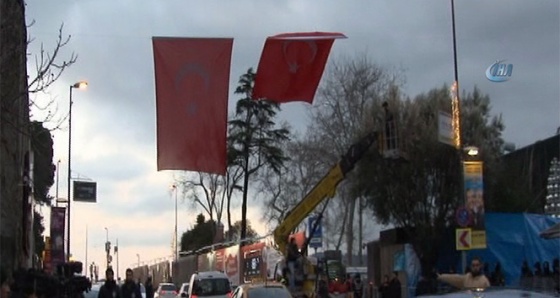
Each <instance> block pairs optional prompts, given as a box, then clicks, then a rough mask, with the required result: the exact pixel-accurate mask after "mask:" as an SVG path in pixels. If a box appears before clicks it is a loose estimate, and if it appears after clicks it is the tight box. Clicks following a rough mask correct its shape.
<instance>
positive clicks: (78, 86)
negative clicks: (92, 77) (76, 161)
mask: <svg viewBox="0 0 560 298" xmlns="http://www.w3.org/2000/svg"><path fill="white" fill-rule="evenodd" d="M87 86H88V83H87V82H86V81H80V82H77V83H75V84H73V85H70V98H69V101H68V179H67V181H66V182H67V183H68V185H67V199H68V205H67V206H68V244H67V246H66V248H67V252H66V254H67V259H68V261H70V235H71V233H70V229H71V221H70V206H71V204H72V200H71V199H70V195H71V194H70V191H71V189H72V186H71V185H70V183H71V180H72V174H71V168H72V163H71V161H72V90H73V89H74V88H76V89H84V88H86V87H87Z"/></svg>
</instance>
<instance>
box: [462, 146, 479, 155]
mask: <svg viewBox="0 0 560 298" xmlns="http://www.w3.org/2000/svg"><path fill="white" fill-rule="evenodd" d="M464 150H465V153H467V155H469V156H477V155H478V147H475V146H467V147H465V148H464Z"/></svg>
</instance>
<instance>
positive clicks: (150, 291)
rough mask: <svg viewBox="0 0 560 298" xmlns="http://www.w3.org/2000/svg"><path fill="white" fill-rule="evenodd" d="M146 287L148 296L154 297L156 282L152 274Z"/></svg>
mask: <svg viewBox="0 0 560 298" xmlns="http://www.w3.org/2000/svg"><path fill="white" fill-rule="evenodd" d="M144 287H146V298H154V283H153V282H152V277H151V276H148V278H147V279H146V283H145V284H144Z"/></svg>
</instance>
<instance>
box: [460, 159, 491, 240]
mask: <svg viewBox="0 0 560 298" xmlns="http://www.w3.org/2000/svg"><path fill="white" fill-rule="evenodd" d="M483 166H484V165H483V163H482V161H465V162H463V177H464V196H465V207H466V209H467V210H468V212H469V213H470V214H471V218H472V220H471V221H470V224H469V225H468V226H467V227H468V228H471V239H472V240H471V242H472V243H471V249H484V248H486V227H485V223H484V218H485V211H484V209H485V208H484V183H483V181H484V177H483Z"/></svg>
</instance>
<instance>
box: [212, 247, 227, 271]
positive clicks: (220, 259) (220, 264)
mask: <svg viewBox="0 0 560 298" xmlns="http://www.w3.org/2000/svg"><path fill="white" fill-rule="evenodd" d="M214 254H215V255H214V260H215V263H214V269H216V270H217V271H225V270H224V268H225V267H224V263H225V255H226V249H225V248H220V249H217V250H216V251H215V252H214Z"/></svg>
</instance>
